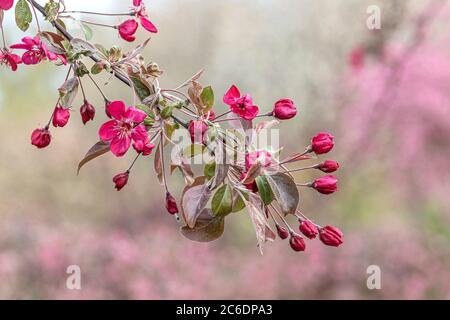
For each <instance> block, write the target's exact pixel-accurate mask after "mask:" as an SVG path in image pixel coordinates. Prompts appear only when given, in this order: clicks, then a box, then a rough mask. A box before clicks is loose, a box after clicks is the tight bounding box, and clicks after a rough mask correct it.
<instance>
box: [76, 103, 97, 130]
mask: <svg viewBox="0 0 450 320" xmlns="http://www.w3.org/2000/svg"><path fill="white" fill-rule="evenodd" d="M80 114H81V120H82V121H83V124H86V123H87V122H88V121H90V120H94V116H95V108H94V106H93V105H92V104H90V103H89V102H87V101H86V100H84V104H83V105H82V106H81V108H80Z"/></svg>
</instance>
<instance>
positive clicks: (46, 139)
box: [31, 127, 52, 149]
mask: <svg viewBox="0 0 450 320" xmlns="http://www.w3.org/2000/svg"><path fill="white" fill-rule="evenodd" d="M51 141H52V135H51V134H50V131H48V128H47V127H46V128H40V129H36V130H34V131H33V133H32V134H31V144H32V145H34V146H36V147H38V148H39V149H42V148H45V147H46V146H48V145H49V144H50V142H51Z"/></svg>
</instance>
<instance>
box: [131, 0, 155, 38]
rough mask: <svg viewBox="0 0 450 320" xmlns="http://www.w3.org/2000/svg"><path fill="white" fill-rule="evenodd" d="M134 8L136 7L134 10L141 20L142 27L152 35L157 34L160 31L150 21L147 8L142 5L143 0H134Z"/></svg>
mask: <svg viewBox="0 0 450 320" xmlns="http://www.w3.org/2000/svg"><path fill="white" fill-rule="evenodd" d="M133 7H134V8H133V10H134V12H135V14H136V17H138V18H139V20H140V22H141V25H142V27H143V28H144V29H145V30H147V31H149V32H151V33H157V32H158V29H157V28H156V27H155V25H154V24H153V23H152V22H151V21H150V20H149V19H148V13H147V8H146V7H145V5H144V4H143V3H142V0H133Z"/></svg>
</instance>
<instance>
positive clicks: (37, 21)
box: [28, 0, 41, 33]
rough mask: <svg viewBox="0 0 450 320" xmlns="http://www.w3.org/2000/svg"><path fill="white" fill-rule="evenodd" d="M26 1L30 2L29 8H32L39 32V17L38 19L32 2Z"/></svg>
mask: <svg viewBox="0 0 450 320" xmlns="http://www.w3.org/2000/svg"><path fill="white" fill-rule="evenodd" d="M28 2H29V3H30V4H31V8H32V9H33V14H34V18H35V20H36V25H37V29H38V32H39V33H41V26H40V25H39V19H38V16H37V13H36V8H35V7H34V5H33V3H32V2H31V1H30V0H28Z"/></svg>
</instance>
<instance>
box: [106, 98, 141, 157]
mask: <svg viewBox="0 0 450 320" xmlns="http://www.w3.org/2000/svg"><path fill="white" fill-rule="evenodd" d="M106 111H107V114H109V115H110V116H111V117H113V118H114V119H113V120H110V121H108V122H105V123H104V124H103V125H102V126H101V127H100V130H99V132H98V134H99V136H100V139H102V140H103V141H105V142H106V141H111V147H110V148H111V152H112V153H113V154H114V155H115V156H117V157H122V156H123V155H124V154H125V153H126V152H127V151H128V149H129V148H130V145H131V141H140V140H142V141H146V140H147V138H148V134H147V130H146V129H145V126H144V125H142V124H140V123H141V122H142V121H144V119H145V118H146V117H147V115H146V113H145V112H143V111H141V110H138V109H136V108H134V107H129V108H128V109H126V107H125V103H123V102H122V101H113V102H111V103H110V104H108V105H107V107H106Z"/></svg>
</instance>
